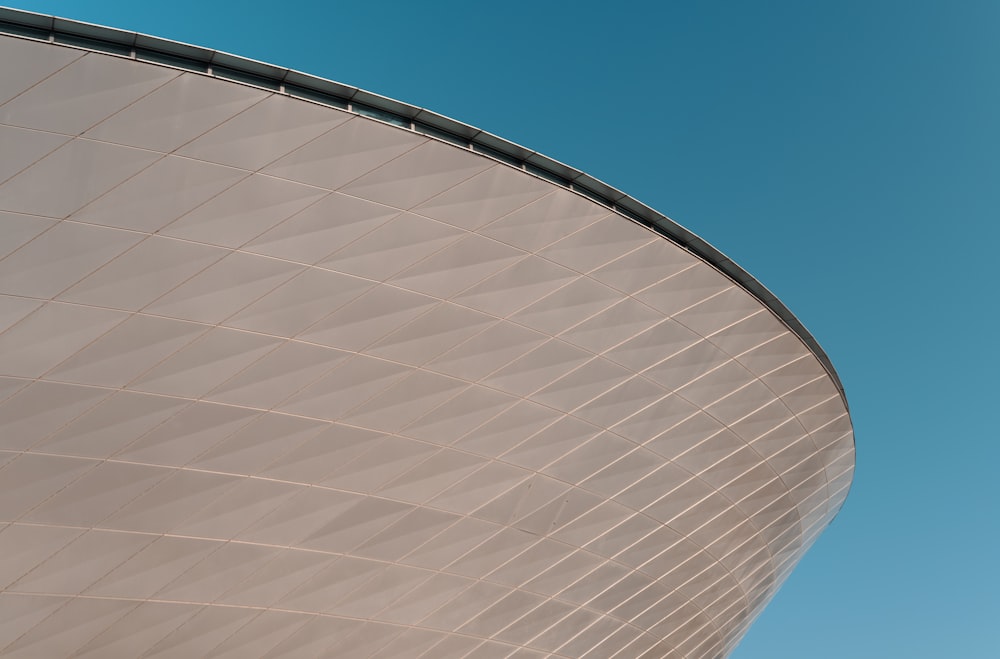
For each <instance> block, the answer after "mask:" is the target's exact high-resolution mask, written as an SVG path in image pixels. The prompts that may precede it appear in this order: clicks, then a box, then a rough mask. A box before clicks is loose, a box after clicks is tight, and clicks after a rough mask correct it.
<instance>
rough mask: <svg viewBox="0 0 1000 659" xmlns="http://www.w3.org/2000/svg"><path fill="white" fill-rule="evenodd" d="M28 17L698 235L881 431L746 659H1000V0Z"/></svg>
mask: <svg viewBox="0 0 1000 659" xmlns="http://www.w3.org/2000/svg"><path fill="white" fill-rule="evenodd" d="M7 1H8V2H16V6H17V7H18V8H21V9H29V10H32V11H38V12H43V13H48V14H57V15H61V16H65V17H68V18H74V19H78V20H83V21H89V22H93V23H100V24H105V25H112V26H114V27H120V28H124V29H128V30H136V31H139V32H146V33H150V34H154V35H156V36H161V37H166V38H169V39H175V40H180V41H187V42H191V43H195V44H198V45H203V46H207V47H211V48H215V49H218V50H225V51H229V52H232V53H235V54H238V55H244V56H247V57H251V58H254V59H259V60H264V61H267V62H271V63H274V64H278V65H281V66H286V67H290V68H295V69H299V70H302V71H305V72H308V73H312V74H315V75H319V76H323V77H327V78H332V79H334V80H339V81H342V82H345V83H349V84H352V85H356V86H359V87H362V88H364V89H368V90H371V91H374V92H377V93H380V94H383V95H386V96H390V97H393V98H398V99H400V100H403V101H406V102H408V103H411V104H415V105H421V106H424V107H428V108H430V109H432V110H435V111H437V112H440V113H442V114H445V115H448V116H451V117H454V118H456V119H458V120H461V121H464V122H466V123H471V124H473V125H476V126H478V127H480V128H483V129H485V130H488V131H490V132H493V133H496V134H498V135H501V136H503V137H505V138H507V139H510V140H513V141H515V142H518V143H521V144H524V145H525V146H528V147H530V148H532V149H535V150H538V151H541V152H542V153H545V154H547V155H549V156H551V157H553V158H555V159H557V160H561V161H563V162H566V163H568V164H570V165H573V166H574V167H577V168H579V169H582V170H584V171H586V172H588V173H590V174H592V175H594V176H596V177H598V178H600V179H602V180H604V181H606V182H608V183H610V184H611V185H614V186H615V187H618V188H620V189H622V190H624V191H625V192H627V193H629V194H631V195H633V196H635V197H636V198H638V199H640V200H642V201H644V202H645V203H647V204H649V205H650V206H652V207H654V208H656V209H657V210H659V211H661V212H663V213H665V214H667V215H669V216H670V217H672V218H673V219H675V220H677V221H678V222H680V223H682V224H684V225H685V226H687V227H688V228H690V229H691V230H693V231H695V232H696V233H698V234H699V235H701V236H702V237H704V238H705V239H706V240H708V241H709V242H711V243H713V244H714V245H715V246H716V247H718V248H720V249H721V250H722V251H723V252H725V253H726V254H728V255H729V256H730V257H731V258H733V260H735V261H736V262H737V263H739V264H740V265H742V266H743V267H744V268H746V269H747V270H748V271H749V272H750V273H751V274H753V275H754V276H756V277H757V278H758V279H760V281H762V282H763V283H764V284H765V285H766V286H768V287H769V288H770V289H771V290H772V291H774V292H775V293H776V294H777V295H778V297H779V298H781V299H782V300H783V301H784V302H785V303H786V304H787V305H788V306H789V308H791V309H792V311H793V312H794V313H796V314H797V315H798V316H799V318H800V319H801V320H802V321H803V322H804V323H805V325H806V326H807V327H808V328H809V329H810V330H811V331H812V332H813V334H814V335H815V336H816V337H817V339H818V340H819V341H820V343H821V344H822V345H823V346H824V348H825V349H826V350H827V352H828V353H829V355H830V357H831V358H832V360H833V363H834V365H835V366H836V367H837V369H838V371H839V373H840V375H841V377H842V379H843V381H844V384H845V386H846V389H847V394H848V399H849V402H850V404H851V410H852V416H853V419H854V424H855V430H856V434H857V446H858V470H857V477H856V480H855V483H854V488H853V490H852V492H851V496H850V497H849V498H848V500H847V504H846V505H845V507H844V509H843V511H842V512H841V514H840V516H839V517H838V518H837V519H836V520H835V521H834V523H833V525H832V526H831V527H830V529H829V530H828V531H827V532H826V534H825V535H824V536H823V537H822V538H821V539H820V541H819V542H818V543H817V544H816V545H815V546H814V548H813V549H812V551H811V552H810V553H809V554H808V555H807V556H806V557H805V559H804V560H803V562H802V563H801V564H800V566H799V567H798V569H797V570H796V571H795V572H794V573H793V574H792V576H791V578H790V579H789V581H788V582H787V584H786V585H785V587H784V588H783V589H782V591H781V592H780V593H779V594H778V596H777V597H776V598H775V600H774V601H773V602H772V604H771V606H770V607H769V608H768V609H767V610H766V612H765V613H764V614H763V615H762V616H761V618H760V619H759V620H758V622H757V623H756V624H755V625H754V627H753V628H751V631H750V633H749V634H748V636H747V637H746V639H745V641H744V642H743V644H742V645H741V646H740V647H739V648H738V649H737V650H736V652H735V653H734V654H733V657H734V659H826V658H836V659H846V658H850V659H863V658H867V657H872V658H878V659H887V658H897V657H901V658H906V659H924V658H933V659H942V658H948V659H950V658H952V657H963V658H964V657H969V658H986V659H989V658H992V657H1000V568H998V557H1000V548H998V547H997V545H998V544H1000V494H998V485H997V484H998V481H1000V432H998V430H997V423H996V419H997V416H998V412H1000V404H998V402H997V398H998V394H1000V385H998V381H997V375H998V372H1000V357H998V355H1000V350H998V348H997V344H998V334H1000V329H998V321H1000V293H998V291H997V283H998V275H997V259H996V256H995V251H996V248H997V244H998V242H1000V241H998V239H1000V218H998V209H1000V2H997V1H996V0H951V1H949V0H939V1H937V2H929V1H925V0H896V1H892V2H890V1H885V0H811V1H809V2H803V1H802V0H768V1H767V2H755V3H752V2H746V1H745V0H730V1H723V0H716V1H708V0H706V1H703V2H694V1H690V0H689V1H685V2H681V1H670V0H659V1H653V0H650V1H648V2H636V1H632V0H619V1H617V2H592V1H588V0H577V1H575V2H555V1H553V0H534V1H527V0H505V1H503V2H474V1H471V0H463V1H462V2H459V1H457V0H448V1H437V0H426V1H424V2H413V1H408V2H397V1H394V0H374V1H372V0H369V1H367V2H366V1H364V0H351V1H350V2H345V1H341V0H325V1H320V0H315V1H313V2H304V1H301V0H285V1H284V2H280V3H275V2H257V1H255V0H242V1H240V2H233V1H230V2H226V1H222V2H219V1H216V2H207V1H205V0H201V1H198V2H193V1H191V0H173V1H171V2H157V1H154V0H146V1H136V0H129V1H127V2H124V1H121V0H73V1H69V0H66V1H63V2H60V1H57V0H44V1H43V0H40V1H37V2H36V1H29V0H7ZM991 408H992V409H993V412H990V409H991Z"/></svg>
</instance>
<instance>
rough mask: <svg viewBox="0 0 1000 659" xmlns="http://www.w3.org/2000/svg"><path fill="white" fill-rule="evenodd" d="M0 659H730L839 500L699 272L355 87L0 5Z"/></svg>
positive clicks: (724, 293) (677, 238)
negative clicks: (328, 658) (209, 658)
mask: <svg viewBox="0 0 1000 659" xmlns="http://www.w3.org/2000/svg"><path fill="white" fill-rule="evenodd" d="M0 32H3V35H2V36H0V76H2V77H0V81H2V84H0V154H2V157H0V223H2V224H0V227H2V228H0V240H2V243H0V245H2V249H0V524H2V530H0V555H3V557H4V560H3V561H2V563H0V581H2V584H0V588H2V591H0V612H2V613H0V654H3V655H4V656H9V657H39V656H44V657H62V656H74V657H132V656H142V657H150V658H153V657H157V658H160V657H174V656H177V657H191V656H213V657H241V658H242V657H253V656H261V657H314V656H336V657H434V658H438V657H494V656H496V657H519V658H524V657H542V656H555V657H583V656H586V657H622V658H626V657H628V658H631V657H647V658H651V657H689V658H695V657H698V658H701V657H706V658H707V657H723V656H725V655H726V654H727V653H728V652H729V651H730V650H731V649H732V648H733V647H734V645H735V644H736V643H737V642H738V641H739V639H740V637H741V636H742V634H743V633H744V631H745V630H746V628H747V626H748V625H749V624H750V623H751V622H752V620H753V619H754V617H755V616H756V615H757V614H758V613H759V612H760V610H761V609H762V607H763V606H764V605H765V604H766V603H767V601H768V600H769V598H770V597H771V596H772V595H773V594H774V592H775V591H776V589H777V588H778V587H779V586H780V584H781V583H782V581H783V579H784V578H785V577H786V576H787V574H788V573H789V571H790V570H791V569H792V568H793V567H794V565H795V564H796V562H797V561H798V559H799V558H800V557H801V556H802V554H803V552H805V551H806V549H807V548H808V547H809V546H810V545H811V543H812V542H813V541H814V540H815V539H816V537H817V536H818V535H819V533H821V532H822V530H823V529H824V528H825V527H826V525H827V524H828V523H829V521H830V520H831V519H832V518H833V517H834V516H835V515H836V513H837V511H838V510H839V508H840V506H841V504H842V502H843V500H844V498H845V497H846V495H847V491H848V488H849V486H850V483H851V478H852V473H853V465H854V443H853V435H852V428H851V422H850V417H849V414H848V410H847V404H846V399H845V398H844V394H843V390H842V388H841V386H840V383H839V381H838V379H837V376H836V374H835V372H834V370H833V368H832V366H831V365H830V363H829V360H828V359H827V357H826V355H825V354H824V353H823V351H822V350H821V349H820V348H819V346H818V345H817V343H816V342H815V340H814V339H813V338H812V337H811V336H810V335H809V333H808V332H807V331H806V330H805V329H804V328H803V327H802V326H801V324H800V323H799V322H798V321H797V320H796V319H795V318H794V316H792V314H791V313H790V312H789V311H788V310H787V309H786V308H785V307H784V306H783V305H782V304H781V303H780V302H779V301H778V300H776V299H775V298H774V297H773V296H772V295H770V294H769V293H768V292H767V290H766V289H765V288H763V286H761V285H760V284H759V283H758V282H756V281H755V280H754V279H753V278H752V277H750V276H749V275H748V274H747V273H745V272H744V271H742V270H741V269H739V267H738V266H735V265H734V264H733V263H732V262H730V261H728V259H726V258H725V257H724V256H723V255H721V254H719V253H718V252H717V251H716V250H714V249H713V248H712V247H711V246H709V245H707V244H706V243H704V242H703V241H701V240H700V239H698V238H697V237H696V236H694V235H693V234H691V233H690V232H688V231H687V230H685V229H683V228H682V227H679V226H677V225H676V224H674V223H672V222H671V221H670V220H668V219H667V218H665V217H663V216H661V215H659V214H657V213H655V212H654V211H652V210H651V209H649V208H646V207H645V206H643V205H641V204H640V203H638V202H636V201H635V200H633V199H631V198H629V197H627V196H626V195H624V194H622V193H620V192H618V191H617V190H614V189H612V188H610V187H609V186H607V185H605V184H603V183H601V182H599V181H596V180H594V179H592V178H590V177H588V176H586V175H584V174H582V173H580V172H577V171H576V170H574V169H572V168H570V167H567V166H565V165H562V164H560V163H557V162H554V161H552V160H550V159H548V158H545V157H543V156H541V155H539V154H536V153H533V152H531V151H528V150H526V149H523V148H521V147H518V146H516V145H513V144H510V143H508V142H506V141H504V140H501V139H499V138H497V137H495V136H492V135H489V134H487V133H483V132H481V131H478V130H476V129H474V128H471V127H469V126H466V125H464V124H460V123H458V122H455V121H452V120H450V119H447V118H444V117H441V116H439V115H435V114H433V113H431V112H428V111H425V110H420V109H417V108H414V107H411V106H408V105H405V104H403V103H399V102H396V101H392V100H389V99H385V98H382V97H379V96H376V95H374V94H370V93H367V92H364V91H361V90H358V89H354V88H350V87H346V86H344V85H339V84H337V83H333V82H330V81H326V80H320V79H317V78H312V77H310V76H307V75H304V74H300V73H297V72H292V71H288V70H285V69H280V68H277V67H273V66H270V65H266V64H261V63H258V62H253V61H249V60H244V59H240V58H237V57H233V56H230V55H226V54H223V53H218V52H214V51H210V50H205V49H201V48H196V47H192V46H187V45H183V44H178V43H173V42H168V41H163V40H159V39H154V38H150V37H147V36H143V35H136V34H132V33H127V32H121V31H117V30H111V29H108V28H101V27H96V26H92V25H86V24H81V23H75V22H72V21H66V20H61V19H53V18H51V17H46V16H39V15H35V14H29V13H24V12H17V11H12V10H3V12H2V13H0Z"/></svg>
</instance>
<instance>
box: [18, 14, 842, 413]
mask: <svg viewBox="0 0 1000 659" xmlns="http://www.w3.org/2000/svg"><path fill="white" fill-rule="evenodd" d="M0 34H13V35H19V36H26V37H27V38H33V39H38V40H42V41H47V42H54V43H60V44H69V45H74V46H77V47H81V48H87V49H90V50H96V51H98V52H108V53H114V54H117V55H121V56H123V57H129V58H131V59H137V60H141V61H147V62H158V63H165V64H168V65H170V66H174V67H179V68H182V69H186V70H191V71H198V72H200V73H205V74H207V75H212V76H218V77H220V78H223V79H227V80H236V81H239V82H243V83H246V84H251V85H254V86H258V87H262V88H264V89H268V90H272V91H279V92H281V93H284V94H288V95H290V96H294V97H296V98H304V99H307V100H312V101H316V102H319V103H323V104H324V105H329V106H332V107H338V108H341V109H347V110H350V111H353V112H355V113H358V114H361V115H364V116H370V117H376V118H378V119H379V120H381V121H386V122H388V123H390V124H394V125H397V126H403V127H407V128H409V129H411V130H414V131H416V132H418V133H421V134H423V135H429V136H431V137H435V138H438V139H443V140H444V141H446V142H449V143H452V144H458V145H460V146H463V147H466V148H470V149H472V150H474V151H476V152H477V153H482V154H486V155H488V156H489V157H491V158H494V159H497V160H499V161H501V162H505V163H507V164H510V165H513V166H515V167H517V168H518V169H522V170H524V171H527V172H529V173H532V174H533V175H536V176H540V177H541V178H543V179H545V180H548V181H551V182H554V183H557V184H558V185H561V186H563V187H566V188H568V189H571V190H573V191H575V192H579V193H581V194H583V195H586V196H587V197H590V198H591V199H594V200H596V201H598V202H599V203H601V204H603V205H605V206H607V207H608V208H610V209H612V210H614V211H616V212H619V213H621V214H623V215H625V216H626V217H629V218H632V219H633V220H635V221H637V222H639V223H641V224H643V225H645V226H648V227H650V228H652V229H654V230H655V231H657V232H658V233H660V234H662V235H664V236H666V237H667V238H669V239H670V240H672V241H674V242H676V243H677V244H678V245H681V246H683V247H684V248H685V249H687V250H688V251H690V252H692V253H693V254H695V255H697V256H698V257H699V258H700V259H702V260H704V261H706V262H707V263H709V264H711V265H713V266H714V267H715V268H717V269H718V270H719V271H721V272H723V273H725V274H726V275H727V276H728V277H729V278H731V279H732V280H733V281H735V282H736V283H738V284H739V285H740V286H742V287H743V288H745V289H746V290H748V291H749V292H750V293H751V294H752V295H753V296H754V297H756V298H757V299H758V300H760V301H761V302H763V303H764V306H766V307H768V308H769V309H771V311H773V312H774V313H775V314H776V315H777V316H778V318H780V319H781V321H782V322H783V323H785V325H787V326H788V327H789V329H791V330H792V331H793V332H795V333H796V334H797V335H798V336H799V338H801V339H802V341H803V342H804V343H805V344H806V346H808V347H809V349H810V350H812V352H813V353H814V354H815V355H816V357H817V359H819V361H820V363H821V364H823V366H824V368H826V370H827V373H828V374H829V376H830V377H831V378H832V379H833V382H834V384H836V385H837V388H838V390H840V394H841V397H842V398H844V404H845V405H847V398H846V396H845V394H844V388H843V386H842V385H841V383H840V377H839V376H838V375H837V371H836V369H834V368H833V364H832V363H831V362H830V358H829V357H828V356H827V354H826V352H825V351H824V350H823V348H822V346H820V345H819V343H818V342H817V341H816V339H815V338H814V337H813V336H812V334H810V333H809V330H807V329H806V328H805V326H804V325H803V324H802V323H801V321H799V319H798V318H796V317H795V314H793V313H792V312H791V310H789V309H788V307H786V306H785V305H784V304H783V303H782V302H781V300H779V299H778V298H776V297H775V296H774V294H773V293H771V291H769V290H768V289H767V288H766V287H765V286H764V285H763V284H761V283H760V282H759V281H757V280H756V279H755V278H754V277H753V276H751V275H750V274H749V273H748V272H746V271H745V270H744V269H743V268H741V267H740V266H739V265H737V264H736V263H734V262H733V261H731V260H730V259H729V258H728V257H727V256H726V255H725V254H723V253H722V252H720V251H719V250H718V249H716V248H715V247H714V246H712V245H710V244H709V243H707V242H705V241H704V240H702V239H701V238H699V237H698V236H696V235H695V234H693V233H692V232H691V231H689V230H688V229H686V228H684V227H683V226H681V225H679V224H677V223H676V222H674V221H673V220H671V219H670V218H668V217H666V216H665V215H663V214H661V213H658V212H657V211H655V210H653V209H652V208H650V207H649V206H646V205H645V204H643V203H642V202H640V201H638V200H636V199H634V198H632V197H630V196H629V195H627V194H625V193H624V192H622V191H620V190H616V189H615V188H613V187H611V186H610V185H608V184H607V183H604V182H603V181H599V180H597V179H595V178H593V177H592V176H589V175H588V174H585V173H583V172H581V171H579V170H577V169H574V168H573V167H570V166H569V165H565V164H563V163H561V162H558V161H556V160H553V159H552V158H549V157H548V156H546V155H544V154H541V153H537V152H535V151H531V150H530V149H526V148H524V147H522V146H520V145H518V144H514V143H513V142H510V141H508V140H505V139H503V138H501V137H498V136H496V135H493V134H491V133H487V132H486V131H483V130H480V129H478V128H476V127H474V126H470V125H468V124H464V123H462V122H460V121H456V120H454V119H451V118H450V117H445V116H443V115H440V114H437V113H436V112H432V111H430V110H427V109H425V108H418V107H414V106H412V105H408V104H406V103H402V102H400V101H397V100H394V99H391V98H386V97H385V96H380V95H378V94H373V93H371V92H368V91H365V90H363V89H358V88H357V87H352V86H350V85H345V84H343V83H339V82H334V81H332V80H325V79H323V78H317V77H316V76H312V75H308V74H305V73H302V72H299V71H294V70H292V69H284V68H281V67H277V66H274V65H271V64H265V63H263V62H258V61H256V60H251V59H247V58H245V57H239V56H236V55H231V54H229V53H224V52H220V51H217V50H210V49H207V48H200V47H197V46H191V45H188V44H184V43H178V42H176V41H170V40H167V39H160V38H158V37H151V36H149V35H145V34H138V33H135V32H128V31H125V30H117V29H113V28H108V27H104V26H101V25H92V24H89V23H81V22H78V21H71V20H67V19H65V18H59V17H56V16H47V15H44V14H36V13H33V12H26V11H21V10H18V9H11V8H7V7H0Z"/></svg>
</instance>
